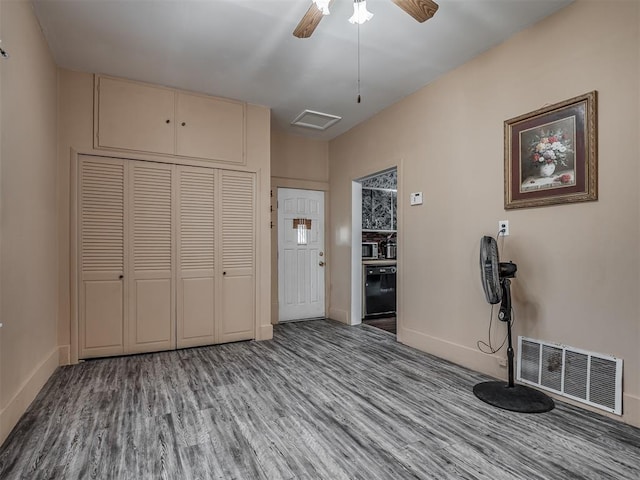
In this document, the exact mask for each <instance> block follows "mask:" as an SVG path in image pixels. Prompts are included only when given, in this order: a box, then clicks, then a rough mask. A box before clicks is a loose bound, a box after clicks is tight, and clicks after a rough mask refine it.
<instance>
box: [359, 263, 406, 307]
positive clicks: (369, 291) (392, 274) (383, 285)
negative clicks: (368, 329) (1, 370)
mask: <svg viewBox="0 0 640 480" xmlns="http://www.w3.org/2000/svg"><path fill="white" fill-rule="evenodd" d="M397 271H398V270H397V267H396V266H395V265H393V266H373V265H365V266H364V295H363V297H364V316H365V317H371V316H376V315H383V314H394V313H395V311H396V273H397Z"/></svg>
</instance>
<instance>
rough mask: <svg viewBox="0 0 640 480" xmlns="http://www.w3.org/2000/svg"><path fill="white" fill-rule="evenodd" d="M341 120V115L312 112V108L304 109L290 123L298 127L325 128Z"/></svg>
mask: <svg viewBox="0 0 640 480" xmlns="http://www.w3.org/2000/svg"><path fill="white" fill-rule="evenodd" d="M340 120H342V117H337V116H336V115H329V114H328V113H322V112H314V111H312V110H305V111H304V112H302V113H301V114H300V115H298V116H297V117H296V118H295V119H294V120H293V122H291V125H296V126H298V127H305V128H313V129H315V130H326V129H327V128H329V127H330V126H331V125H333V124H334V123H337V122H339V121H340Z"/></svg>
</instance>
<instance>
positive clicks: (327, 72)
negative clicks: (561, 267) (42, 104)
mask: <svg viewBox="0 0 640 480" xmlns="http://www.w3.org/2000/svg"><path fill="white" fill-rule="evenodd" d="M436 1H437V2H438V3H439V5H440V9H439V10H438V12H437V13H436V14H435V16H434V17H433V18H432V19H430V20H428V21H427V22H425V23H422V24H420V23H418V22H416V21H415V20H414V19H413V18H411V17H410V16H409V15H407V14H406V13H405V12H404V11H402V10H401V9H400V8H398V7H397V6H396V5H394V4H393V3H392V2H391V0H368V1H367V5H368V9H369V10H370V11H371V12H372V13H373V14H374V17H373V19H372V20H370V21H369V22H367V23H365V24H364V25H362V26H361V27H360V58H361V60H360V61H361V94H362V103H360V104H358V103H356V97H357V67H356V66H357V51H358V49H357V32H358V29H357V27H356V26H354V25H351V24H350V23H349V22H348V21H347V19H348V18H349V16H350V15H351V14H352V13H353V7H352V2H351V0H335V1H334V4H333V7H332V9H331V15H329V16H327V17H324V18H323V20H322V21H321V22H320V25H319V26H318V28H317V29H316V31H315V33H314V34H313V36H312V37H311V38H308V39H299V38H295V37H294V36H293V35H292V32H293V29H294V28H295V27H296V25H297V23H298V21H299V20H300V18H302V16H303V15H304V13H305V12H306V11H307V9H308V8H309V5H310V4H311V0H34V1H33V4H34V7H35V11H36V15H37V17H38V19H39V21H40V24H41V26H42V29H43V31H44V34H45V36H46V38H47V41H48V42H49V46H50V48H51V50H52V52H53V55H54V57H55V60H56V62H57V64H58V65H59V66H61V67H65V68H69V69H72V70H80V71H85V72H95V73H104V74H108V75H114V76H118V77H125V78H131V79H135V80H141V81H146V82H151V83H157V84H161V85H167V86H171V87H177V88H182V89H186V90H193V91H197V92H204V93H208V94H212V95H217V96H221V97H228V98H233V99H238V100H244V101H247V102H250V103H256V104H261V105H266V106H269V107H271V109H272V122H273V124H275V125H278V126H279V127H280V128H283V129H286V130H289V131H291V132H294V133H297V134H301V135H306V136H311V137H317V138H324V139H331V138H334V137H336V136H337V135H339V134H341V133H343V132H345V131H347V130H349V129H350V128H352V127H353V126H355V125H357V124H358V123H360V122H362V121H364V120H366V119H367V118H369V117H371V116H372V115H374V114H375V113H377V112H379V111H380V110H382V109H384V108H385V107H387V106H389V105H391V104H393V103H395V102H396V101H398V100H399V99H401V98H403V97H405V96H407V95H408V94H410V93H412V92H414V91H416V90H418V89H419V88H420V87H422V86H423V85H425V84H427V83H429V82H431V81H432V80H434V79H435V78H437V77H438V76H440V75H442V74H443V73H445V72H447V71H449V70H452V69H454V68H455V67H457V66H459V65H461V64H463V63H464V62H466V61H467V60H469V59H471V58H473V57H475V56H476V55H478V54H479V53H481V52H483V51H485V50H487V49H489V48H490V47H492V46H494V45H496V44H498V43H500V42H502V41H504V40H505V39H506V38H508V37H510V36H511V35H513V34H514V33H515V32H518V31H519V30H522V29H523V28H526V27H527V26H529V25H532V24H534V23H535V22H537V21H538V20H540V19H542V18H543V17H545V16H547V15H550V14H551V13H553V12H555V11H556V10H558V9H560V8H562V7H564V6H566V5H568V4H569V3H571V1H572V0H436ZM304 109H309V110H315V111H320V112H325V113H329V114H332V115H338V116H340V117H342V120H341V121H339V122H338V123H336V124H335V125H333V126H332V127H330V128H329V129H328V130H326V131H325V132H318V131H315V130H309V129H304V128H301V127H291V126H290V125H289V124H290V122H291V121H292V120H293V119H294V118H295V117H296V116H297V115H298V114H299V113H300V112H302V111H303V110H304Z"/></svg>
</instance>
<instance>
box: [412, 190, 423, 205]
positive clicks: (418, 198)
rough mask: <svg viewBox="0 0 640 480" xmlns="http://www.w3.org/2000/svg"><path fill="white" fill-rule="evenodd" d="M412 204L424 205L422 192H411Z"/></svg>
mask: <svg viewBox="0 0 640 480" xmlns="http://www.w3.org/2000/svg"><path fill="white" fill-rule="evenodd" d="M411 205H422V192H416V193H412V194H411Z"/></svg>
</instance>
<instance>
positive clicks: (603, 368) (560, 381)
mask: <svg viewBox="0 0 640 480" xmlns="http://www.w3.org/2000/svg"><path fill="white" fill-rule="evenodd" d="M518 381H520V382H522V383H528V384H529V385H533V386H536V387H540V388H542V389H545V390H549V391H551V392H554V393H557V394H559V395H562V396H564V397H567V398H571V399H573V400H577V401H578V402H582V403H586V404H587V405H591V406H593V407H597V408H600V409H602V410H605V411H607V412H611V413H615V414H617V415H622V359H621V358H615V357H612V356H609V355H603V354H601V353H595V352H588V351H586V350H580V349H577V348H573V347H568V346H566V345H558V344H553V343H547V342H543V341H540V340H535V339H532V338H526V337H518Z"/></svg>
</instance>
